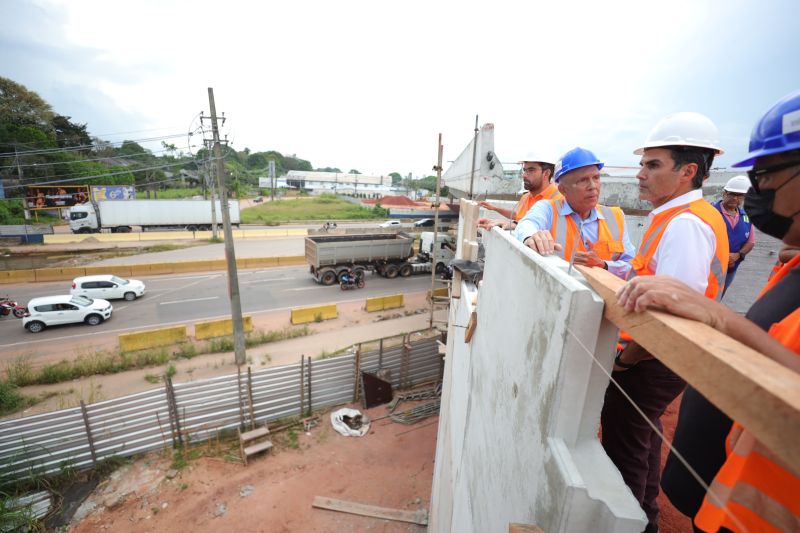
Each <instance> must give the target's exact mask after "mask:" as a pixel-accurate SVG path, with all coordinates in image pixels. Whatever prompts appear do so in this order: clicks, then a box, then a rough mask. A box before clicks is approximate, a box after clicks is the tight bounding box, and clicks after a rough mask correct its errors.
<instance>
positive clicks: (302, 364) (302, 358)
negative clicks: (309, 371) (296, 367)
mask: <svg viewBox="0 0 800 533" xmlns="http://www.w3.org/2000/svg"><path fill="white" fill-rule="evenodd" d="M305 366H306V354H303V355H301V356H300V416H303V413H304V412H305V398H306V388H305Z"/></svg>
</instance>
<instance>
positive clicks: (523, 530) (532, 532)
mask: <svg viewBox="0 0 800 533" xmlns="http://www.w3.org/2000/svg"><path fill="white" fill-rule="evenodd" d="M508 533H544V529H542V528H540V527H539V526H531V525H528V524H514V523H509V524H508Z"/></svg>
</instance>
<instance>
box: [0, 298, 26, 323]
mask: <svg viewBox="0 0 800 533" xmlns="http://www.w3.org/2000/svg"><path fill="white" fill-rule="evenodd" d="M27 312H28V310H27V309H26V308H24V307H23V306H21V305H19V304H18V303H17V302H15V301H14V300H9V299H8V296H4V297H2V298H0V316H8V315H14V316H15V317H17V318H22V317H24V316H25V313H27Z"/></svg>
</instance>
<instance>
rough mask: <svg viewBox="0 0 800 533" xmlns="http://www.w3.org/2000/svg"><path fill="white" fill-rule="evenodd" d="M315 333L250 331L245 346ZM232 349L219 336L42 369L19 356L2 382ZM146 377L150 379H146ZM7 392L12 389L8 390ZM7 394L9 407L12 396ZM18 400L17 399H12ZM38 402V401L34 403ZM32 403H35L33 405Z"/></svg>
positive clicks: (52, 378)
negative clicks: (207, 341)
mask: <svg viewBox="0 0 800 533" xmlns="http://www.w3.org/2000/svg"><path fill="white" fill-rule="evenodd" d="M313 332H314V331H313V330H312V329H311V328H309V327H308V326H303V327H299V328H292V327H285V328H283V329H281V330H270V331H253V332H251V333H248V334H247V336H246V337H245V346H247V347H248V348H249V347H253V346H259V345H261V344H267V343H270V342H277V341H282V340H287V339H294V338H297V337H305V336H306V335H310V334H312V333H313ZM233 349H234V343H233V337H220V338H217V339H212V340H211V342H209V343H204V344H199V345H198V344H193V343H181V344H180V345H179V346H177V347H176V349H175V350H174V351H172V352H171V351H170V350H168V349H167V348H158V349H154V350H142V351H138V352H129V353H123V354H120V353H113V352H107V351H100V352H96V353H92V354H88V355H81V356H79V357H77V358H76V359H73V360H71V361H70V360H66V359H64V360H62V361H58V362H56V363H48V364H46V365H44V366H42V367H39V368H34V366H33V363H31V360H30V357H19V358H17V359H15V360H13V361H11V362H10V363H8V364H7V365H6V369H5V370H6V378H5V381H2V382H0V383H8V384H9V385H10V386H12V387H26V386H28V385H49V384H53V383H63V382H65V381H72V380H74V379H79V378H83V377H88V376H94V375H97V374H117V373H119V372H126V371H128V370H138V369H141V368H149V367H155V366H162V365H166V364H168V363H170V362H171V361H174V360H177V359H191V358H193V357H196V356H198V355H200V354H206V353H220V352H232V351H233ZM176 373H177V369H176V368H175V365H173V364H170V365H169V366H168V367H167V369H166V374H167V375H168V376H170V377H172V376H174V375H175V374H176ZM148 376H153V377H152V378H148ZM144 379H145V380H147V381H148V382H149V383H157V382H158V381H151V379H158V380H159V381H160V378H158V377H157V376H155V375H151V374H148V375H147V376H145V378H144ZM8 390H9V391H11V390H13V389H11V388H9V389H8ZM8 394H9V400H8V402H9V405H11V402H12V400H11V398H12V395H13V393H12V392H8ZM14 401H17V400H14ZM36 401H40V400H36ZM34 403H35V402H34Z"/></svg>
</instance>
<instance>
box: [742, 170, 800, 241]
mask: <svg viewBox="0 0 800 533" xmlns="http://www.w3.org/2000/svg"><path fill="white" fill-rule="evenodd" d="M789 181H791V180H789ZM786 183H789V182H788V181H787V182H786ZM786 183H784V184H783V185H786ZM783 185H781V186H780V187H778V188H777V189H761V192H756V191H755V189H753V188H751V189H750V190H749V191H747V195H746V196H745V197H744V211H745V213H747V216H748V217H750V220H751V221H752V222H753V225H755V227H757V228H758V229H759V230H761V231H763V232H764V233H766V234H767V235H771V236H773V237H775V238H776V239H781V240H783V237H784V236H785V235H786V233H787V232H788V231H789V228H790V227H791V226H792V219H793V218H794V216H795V215H797V213H800V211H797V212H795V213H794V215H792V216H788V217H785V216H783V215H778V214H776V213H775V212H774V211H773V210H772V206H773V204H774V203H775V193H776V192H778V191H779V190H780V189H781V187H783Z"/></svg>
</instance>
